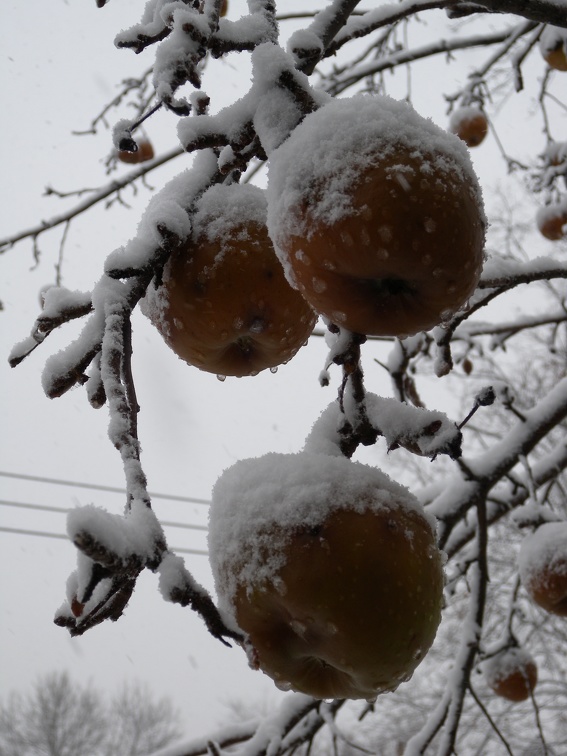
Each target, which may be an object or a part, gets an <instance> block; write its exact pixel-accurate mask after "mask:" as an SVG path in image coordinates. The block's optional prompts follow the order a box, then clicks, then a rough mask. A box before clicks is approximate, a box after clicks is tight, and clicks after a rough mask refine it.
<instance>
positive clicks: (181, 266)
mask: <svg viewBox="0 0 567 756" xmlns="http://www.w3.org/2000/svg"><path fill="white" fill-rule="evenodd" d="M143 309H144V312H145V313H146V314H147V315H148V316H149V317H150V319H151V320H152V322H153V323H154V325H155V326H156V327H157V328H158V330H159V331H160V333H161V334H162V336H163V337H164V339H165V341H166V342H167V344H168V345H169V346H170V347H171V348H172V349H173V351H174V352H175V353H176V354H177V355H178V356H179V357H180V358H181V359H183V360H185V361H186V362H188V363H189V364H190V365H194V366H195V367H197V368H200V369H201V370H205V371H207V372H211V373H216V374H217V375H220V376H225V375H233V376H244V375H255V374H256V373H258V372H260V371H261V370H264V369H266V368H275V367H277V366H278V365H281V364H282V363H284V362H287V361H288V360H290V359H291V358H292V357H293V356H294V355H295V353H296V352H297V351H298V349H299V348H300V347H301V346H302V345H303V344H304V343H305V342H306V341H307V339H308V337H309V335H310V333H311V331H312V329H313V326H314V324H315V321H316V315H315V313H314V312H313V310H312V309H311V308H310V307H309V305H308V304H307V303H306V302H305V300H304V299H303V298H302V297H301V295H300V294H299V293H298V292H297V291H295V290H294V289H293V288H292V287H291V286H290V285H289V283H288V282H287V280H286V278H285V276H284V273H283V270H282V266H281V265H280V263H279V260H278V258H277V256H276V254H275V252H274V248H273V246H272V243H271V241H270V238H269V236H268V232H267V229H266V199H265V195H264V192H263V191H262V190H261V189H258V188H257V187H253V186H249V185H242V186H241V185H239V184H233V185H231V186H214V187H211V188H210V189H208V190H207V191H206V192H205V193H204V195H203V196H202V197H201V199H200V201H199V205H198V209H197V212H196V214H195V216H194V218H193V229H192V234H191V236H190V238H189V239H188V240H187V242H186V244H185V245H184V246H183V247H182V249H180V251H179V252H178V253H177V254H175V255H174V256H173V257H172V258H171V260H170V261H169V262H168V264H167V265H166V268H165V270H164V274H163V281H162V284H161V285H160V286H159V287H158V288H157V289H150V291H149V292H148V294H147V296H146V302H145V303H144V306H143Z"/></svg>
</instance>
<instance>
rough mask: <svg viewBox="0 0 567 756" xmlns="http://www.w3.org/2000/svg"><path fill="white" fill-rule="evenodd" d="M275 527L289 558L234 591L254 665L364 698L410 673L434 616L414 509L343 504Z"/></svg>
mask: <svg viewBox="0 0 567 756" xmlns="http://www.w3.org/2000/svg"><path fill="white" fill-rule="evenodd" d="M410 534H411V535H410ZM276 537H277V536H276ZM279 537H283V538H286V539H288V545H287V547H286V556H287V561H286V564H285V565H284V566H283V567H282V568H281V570H280V571H279V573H278V576H277V581H276V583H275V584H274V583H270V584H268V585H265V586H261V587H258V588H255V589H254V590H253V591H252V593H251V594H248V593H247V591H246V589H245V588H243V587H242V588H240V590H239V591H238V593H237V596H236V620H237V623H238V625H239V627H240V628H242V630H244V631H245V632H246V633H247V634H248V636H249V639H250V642H251V644H252V646H253V648H254V649H255V653H256V658H257V663H258V665H259V667H260V668H261V669H262V670H263V671H264V672H265V673H266V674H267V675H269V676H270V677H272V678H273V679H274V680H275V681H276V683H277V684H278V685H279V686H280V687H282V688H284V689H285V688H286V687H288V686H289V687H290V688H293V689H294V690H296V691H300V692H302V693H307V694H308V695H311V696H314V697H315V698H364V699H371V698H373V697H375V696H376V695H377V694H378V693H382V692H384V691H387V690H391V689H393V688H396V687H397V686H398V685H399V684H400V683H401V682H403V681H405V680H407V679H409V677H411V675H412V673H413V671H414V669H415V668H416V667H417V666H418V665H419V663H420V661H421V660H422V658H423V657H424V655H425V653H426V652H427V650H428V649H429V647H430V646H431V644H432V642H433V639H434V638H435V634H436V631H437V627H438V625H439V622H440V617H441V596H442V590H443V572H442V567H441V561H440V557H439V555H438V553H437V552H436V549H435V546H434V542H433V539H432V535H431V531H430V529H429V527H428V526H426V525H425V524H424V522H423V521H422V520H420V518H419V517H418V516H416V515H415V513H408V514H405V513H402V512H399V513H397V514H395V515H393V514H392V513H391V512H388V513H385V514H384V516H380V515H377V514H376V513H375V512H372V511H367V512H365V513H358V512H353V511H348V510H346V511H338V512H336V513H334V514H333V515H332V516H331V517H330V518H329V519H328V520H327V521H326V522H325V523H323V524H322V525H321V526H320V527H319V528H314V529H306V530H304V531H299V532H295V533H293V534H292V535H291V536H288V535H285V534H283V533H282V534H280V535H279ZM409 538H411V542H410V540H409Z"/></svg>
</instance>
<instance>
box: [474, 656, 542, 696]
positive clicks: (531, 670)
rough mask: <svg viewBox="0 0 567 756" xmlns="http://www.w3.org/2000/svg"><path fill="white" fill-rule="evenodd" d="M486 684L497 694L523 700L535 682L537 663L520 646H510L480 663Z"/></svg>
mask: <svg viewBox="0 0 567 756" xmlns="http://www.w3.org/2000/svg"><path fill="white" fill-rule="evenodd" d="M481 670H482V673H483V675H484V678H485V680H486V682H487V685H488V686H489V687H490V688H492V690H493V691H494V693H496V695H497V696H501V697H502V698H507V699H508V700H509V701H525V700H526V699H527V698H529V697H530V695H531V693H532V691H533V689H534V688H535V686H536V683H537V665H536V663H535V661H534V660H533V658H532V656H531V655H530V654H529V653H528V652H527V651H525V650H524V649H522V648H517V647H516V646H511V647H508V648H505V649H504V650H502V651H500V652H499V653H497V654H496V655H495V656H492V657H490V658H489V659H487V660H486V661H484V662H483V663H482V664H481Z"/></svg>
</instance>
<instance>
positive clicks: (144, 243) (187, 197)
mask: <svg viewBox="0 0 567 756" xmlns="http://www.w3.org/2000/svg"><path fill="white" fill-rule="evenodd" d="M215 169H216V157H215V155H214V153H212V152H211V151H209V150H203V151H202V152H201V153H199V155H198V156H197V157H196V159H195V164H194V167H193V169H187V170H185V171H183V172H182V173H180V174H178V175H177V176H175V178H173V179H172V180H171V181H169V182H168V183H167V184H166V185H165V186H164V187H163V189H161V191H159V192H158V193H157V194H154V196H153V197H152V198H151V200H150V201H149V203H148V206H147V208H146V210H145V212H144V214H143V215H142V218H141V220H140V223H139V224H138V228H137V231H136V236H135V237H134V238H133V239H131V240H130V241H129V242H128V243H127V244H126V245H125V246H124V247H120V248H119V249H117V250H115V251H114V252H112V253H111V254H110V255H109V256H108V257H107V259H106V262H105V270H106V271H113V270H121V269H135V270H143V269H144V268H146V267H147V266H148V265H149V264H150V263H151V261H152V259H153V258H154V257H155V254H156V250H159V249H160V248H161V246H162V245H163V236H162V234H161V232H160V230H159V229H160V228H166V229H167V230H168V231H169V232H170V233H172V234H174V235H175V236H177V237H178V238H179V239H181V240H183V239H186V238H187V237H188V236H189V234H190V232H191V220H190V216H189V212H188V209H189V208H190V207H191V204H192V203H193V200H194V198H195V196H196V195H197V194H198V193H199V192H200V191H202V189H203V181H206V177H207V176H209V175H210V174H211V173H212V172H214V170H215ZM204 177H205V178H204Z"/></svg>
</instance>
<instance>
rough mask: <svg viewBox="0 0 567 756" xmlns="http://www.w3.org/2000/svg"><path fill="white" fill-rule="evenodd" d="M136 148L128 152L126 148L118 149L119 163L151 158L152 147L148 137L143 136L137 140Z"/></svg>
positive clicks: (142, 160)
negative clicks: (134, 150)
mask: <svg viewBox="0 0 567 756" xmlns="http://www.w3.org/2000/svg"><path fill="white" fill-rule="evenodd" d="M137 145H138V149H137V150H136V152H128V150H118V160H120V162H121V163H131V164H135V163H145V162H146V161H147V160H151V159H152V158H153V156H154V148H153V145H152V143H151V142H150V140H149V139H147V138H145V137H144V138H143V139H140V140H139V142H137Z"/></svg>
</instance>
